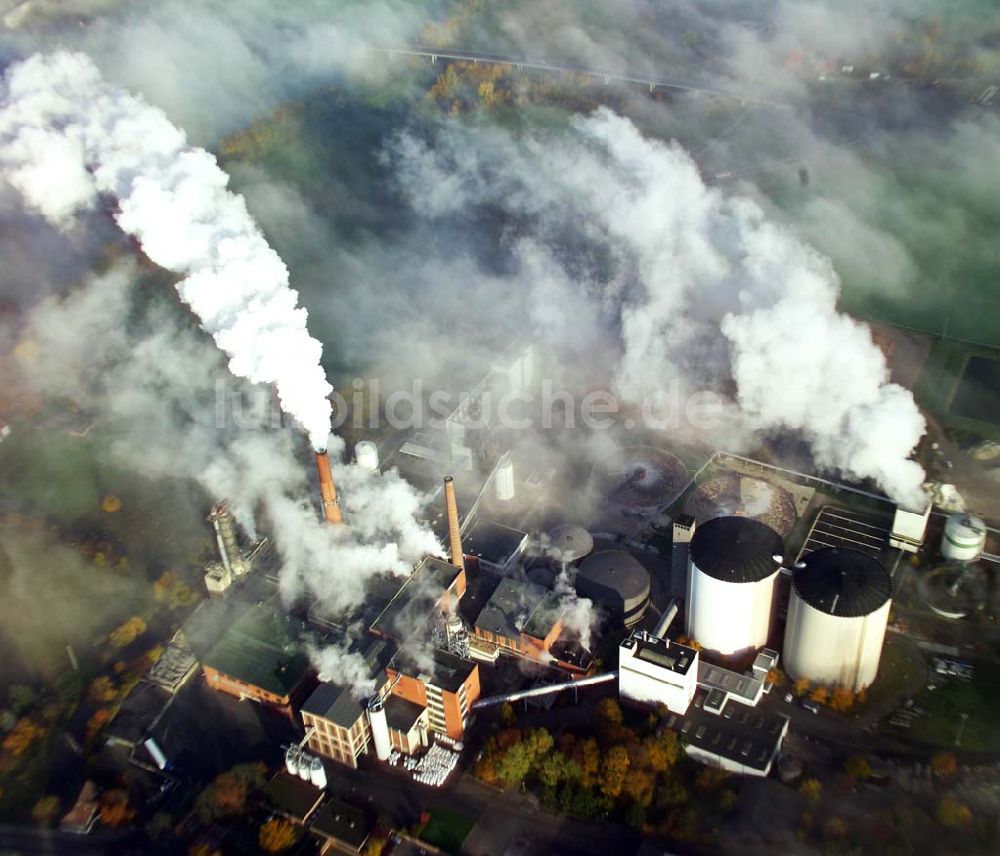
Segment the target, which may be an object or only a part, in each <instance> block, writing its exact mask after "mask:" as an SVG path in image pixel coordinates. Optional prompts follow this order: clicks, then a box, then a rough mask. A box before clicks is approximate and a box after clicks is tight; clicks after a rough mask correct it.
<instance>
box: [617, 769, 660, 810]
mask: <svg viewBox="0 0 1000 856" xmlns="http://www.w3.org/2000/svg"><path fill="white" fill-rule="evenodd" d="M655 786H656V775H655V774H654V773H652V772H650V771H649V770H637V769H635V768H632V769H630V770H629V771H628V772H627V773H626V775H625V781H624V783H623V784H622V794H624V795H625V796H626V797H628V798H629V799H630V800H631V801H632V803H634V804H635V805H639V806H642V808H643V809H646V808H648V807H649V804H650V803H651V802H652V801H653V789H654V788H655Z"/></svg>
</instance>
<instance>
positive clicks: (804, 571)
mask: <svg viewBox="0 0 1000 856" xmlns="http://www.w3.org/2000/svg"><path fill="white" fill-rule="evenodd" d="M891 604H892V578H891V577H890V576H889V573H888V572H887V571H886V570H885V568H884V567H882V564H881V562H879V561H878V559H875V558H873V557H872V556H869V555H868V554H867V553H861V552H859V551H857V550H847V549H841V548H838V547H825V548H823V549H821V550H816V551H814V552H812V553H810V554H809V555H808V556H806V557H805V559H803V561H801V562H799V563H798V564H797V565H796V567H795V570H794V571H793V574H792V593H791V598H790V600H789V603H788V619H787V622H786V624H785V650H784V655H785V670H786V671H787V672H788V675H789V676H790V677H791V678H792V679H793V680H798V679H799V678H808V679H809V680H810V681H811V682H813V683H817V684H823V685H826V686H843V687H848V688H850V689H851V690H854V691H855V692H856V691H858V690H860V689H862V688H863V687H867V686H870V685H871V684H872V682H873V681H874V680H875V677H876V675H877V674H878V664H879V659H880V658H881V656H882V643H883V641H884V640H885V628H886V625H887V624H888V621H889V607H890V605H891Z"/></svg>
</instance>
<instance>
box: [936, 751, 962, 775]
mask: <svg viewBox="0 0 1000 856" xmlns="http://www.w3.org/2000/svg"><path fill="white" fill-rule="evenodd" d="M931 769H932V770H934V772H935V773H936V774H937V775H938V776H940V777H941V778H942V779H947V778H948V777H949V776H954V775H955V773H956V772H957V771H958V762H957V761H956V760H955V753H954V752H936V753H935V754H934V755H932V756H931Z"/></svg>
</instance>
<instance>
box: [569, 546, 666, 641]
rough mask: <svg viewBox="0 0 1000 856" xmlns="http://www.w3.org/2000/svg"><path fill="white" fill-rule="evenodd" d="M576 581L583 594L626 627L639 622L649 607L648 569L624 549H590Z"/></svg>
mask: <svg viewBox="0 0 1000 856" xmlns="http://www.w3.org/2000/svg"><path fill="white" fill-rule="evenodd" d="M575 583H576V591H577V593H578V594H579V595H580V597H586V598H589V599H590V600H592V601H594V603H597V604H599V605H600V606H602V607H604V608H605V609H606V610H607V612H608V613H609V615H610V617H611V619H612V620H613V621H614V622H616V623H623V624H624V625H625V626H626V627H634V626H635V625H636V624H638V623H639V622H640V621H641V620H642V617H643V616H644V615H645V614H646V610H647V609H648V608H649V589H650V580H649V572H648V571H647V570H646V569H645V568H644V567H643V566H642V565H641V564H640V563H639V561H638V559H636V558H635V557H634V556H633V555H632V554H631V553H627V552H626V551H624V550H600V551H598V552H596V553H591V554H590V555H589V556H587V557H586V558H585V559H584V560H583V561H582V562H581V563H580V567H579V569H578V570H577V573H576V580H575Z"/></svg>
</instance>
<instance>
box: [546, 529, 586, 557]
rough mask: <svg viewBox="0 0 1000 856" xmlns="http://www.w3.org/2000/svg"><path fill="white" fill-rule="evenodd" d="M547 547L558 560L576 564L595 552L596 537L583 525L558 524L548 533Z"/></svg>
mask: <svg viewBox="0 0 1000 856" xmlns="http://www.w3.org/2000/svg"><path fill="white" fill-rule="evenodd" d="M547 548H548V552H549V553H551V554H552V555H553V556H554V557H555V558H556V560H557V561H559V562H562V563H565V564H567V565H571V564H576V563H577V562H579V561H580V560H581V559H585V558H586V557H587V556H589V555H590V554H591V553H593V552H594V538H593V536H592V535H591V534H590V533H589V532H588V531H587V530H586V529H584V528H583V527H582V526H571V525H566V526H557V527H556V528H555V529H553V530H552V531H551V532H549V534H548V544H547Z"/></svg>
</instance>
